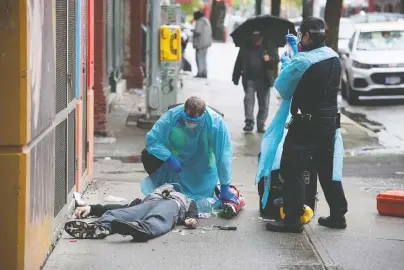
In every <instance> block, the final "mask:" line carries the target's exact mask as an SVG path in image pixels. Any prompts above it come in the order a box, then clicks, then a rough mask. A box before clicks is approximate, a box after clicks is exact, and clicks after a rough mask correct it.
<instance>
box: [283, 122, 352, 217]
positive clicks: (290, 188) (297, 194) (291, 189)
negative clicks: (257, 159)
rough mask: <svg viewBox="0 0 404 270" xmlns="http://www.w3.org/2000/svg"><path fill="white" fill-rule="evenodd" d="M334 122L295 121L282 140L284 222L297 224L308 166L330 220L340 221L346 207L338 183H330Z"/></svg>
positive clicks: (340, 184)
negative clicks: (322, 194) (325, 202)
mask: <svg viewBox="0 0 404 270" xmlns="http://www.w3.org/2000/svg"><path fill="white" fill-rule="evenodd" d="M335 130H336V119H334V118H323V119H321V118H318V119H316V120H307V121H305V120H300V119H295V120H293V122H292V123H291V125H290V126H289V131H288V134H287V136H286V139H285V144H284V149H283V154H282V160H281V168H280V174H281V176H282V178H283V179H284V186H283V191H284V198H283V199H284V210H285V214H286V217H285V222H288V223H297V222H299V220H300V216H301V214H302V209H303V205H304V202H305V181H306V180H308V179H310V175H309V174H310V170H309V168H310V166H314V170H312V171H316V172H317V174H318V178H319V181H320V184H321V187H322V189H323V191H324V196H325V198H326V200H327V203H328V205H329V207H330V215H331V216H332V217H336V218H338V217H342V216H344V215H345V213H346V212H347V208H348V204H347V201H346V198H345V194H344V190H343V187H342V183H341V182H339V181H333V179H332V176H333V161H334V137H335Z"/></svg>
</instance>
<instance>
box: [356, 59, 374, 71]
mask: <svg viewBox="0 0 404 270" xmlns="http://www.w3.org/2000/svg"><path fill="white" fill-rule="evenodd" d="M352 66H353V67H355V68H361V69H370V68H372V65H368V64H362V63H359V62H358V61H355V60H352Z"/></svg>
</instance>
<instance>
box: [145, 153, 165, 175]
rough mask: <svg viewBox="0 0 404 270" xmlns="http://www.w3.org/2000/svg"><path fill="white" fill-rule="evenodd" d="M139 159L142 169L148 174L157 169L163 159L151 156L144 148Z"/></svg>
mask: <svg viewBox="0 0 404 270" xmlns="http://www.w3.org/2000/svg"><path fill="white" fill-rule="evenodd" d="M140 159H141V161H142V163H143V167H144V170H145V171H146V172H147V174H149V175H151V174H153V173H154V172H155V171H157V170H158V169H159V168H160V167H161V165H163V163H164V161H162V160H160V159H158V158H157V157H156V156H153V155H151V154H150V153H149V152H147V150H146V149H143V151H142V155H141V157H140Z"/></svg>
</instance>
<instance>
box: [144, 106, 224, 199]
mask: <svg viewBox="0 0 404 270" xmlns="http://www.w3.org/2000/svg"><path fill="white" fill-rule="evenodd" d="M183 112H184V105H180V106H177V107H175V108H173V109H171V110H169V111H167V112H166V113H165V114H164V115H162V116H161V118H160V119H159V121H158V122H157V123H156V124H155V125H154V126H153V128H152V129H151V130H150V131H149V132H148V133H147V135H146V149H147V151H148V152H149V153H150V154H152V155H154V156H156V157H157V158H159V159H160V160H163V161H165V160H167V159H168V158H169V157H170V156H171V155H174V156H175V157H176V158H177V159H178V160H179V161H180V163H181V166H182V172H181V173H179V174H177V173H175V172H172V171H170V170H169V169H168V167H167V164H166V163H163V165H162V166H161V167H160V168H159V169H158V170H157V171H156V172H155V173H153V174H152V175H150V176H149V177H146V178H145V179H144V180H143V181H142V183H141V187H142V192H143V193H144V194H148V193H151V192H152V191H153V190H154V189H155V188H156V187H159V186H161V185H162V184H165V183H168V184H172V183H176V184H178V185H177V187H176V188H178V186H181V190H180V191H181V192H182V193H184V194H185V195H187V196H188V197H190V198H192V199H194V200H199V199H203V198H207V197H213V196H214V190H215V187H216V185H217V184H218V183H219V182H220V184H221V185H229V184H230V183H231V159H232V146H231V140H230V135H229V132H228V130H227V127H226V125H225V122H224V120H223V117H222V116H221V115H219V114H217V113H216V112H214V111H213V110H211V109H210V108H207V110H206V113H205V114H204V116H203V118H202V119H201V121H200V125H199V126H198V127H197V128H187V127H186V126H185V121H184V118H183ZM219 180H220V181H219Z"/></svg>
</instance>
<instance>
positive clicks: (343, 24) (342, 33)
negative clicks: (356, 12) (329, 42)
mask: <svg viewBox="0 0 404 270" xmlns="http://www.w3.org/2000/svg"><path fill="white" fill-rule="evenodd" d="M354 32H355V26H354V24H353V23H352V21H351V20H350V19H348V18H341V20H340V22H339V34H338V50H339V51H340V50H341V49H342V50H344V49H345V50H347V48H348V43H349V39H350V38H351V37H352V35H353V33H354Z"/></svg>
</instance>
